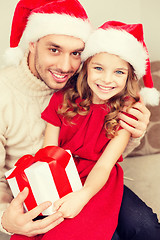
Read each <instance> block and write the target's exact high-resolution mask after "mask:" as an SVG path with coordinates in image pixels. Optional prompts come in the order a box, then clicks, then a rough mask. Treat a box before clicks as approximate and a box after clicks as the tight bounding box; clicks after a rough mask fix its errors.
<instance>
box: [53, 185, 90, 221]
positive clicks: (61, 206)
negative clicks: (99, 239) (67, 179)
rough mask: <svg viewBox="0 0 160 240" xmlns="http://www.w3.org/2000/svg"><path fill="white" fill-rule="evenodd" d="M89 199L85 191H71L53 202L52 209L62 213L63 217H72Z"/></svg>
mask: <svg viewBox="0 0 160 240" xmlns="http://www.w3.org/2000/svg"><path fill="white" fill-rule="evenodd" d="M88 201H89V197H88V194H87V191H85V190H84V188H82V189H81V190H80V191H76V192H71V193H69V194H67V195H66V196H64V197H62V198H61V199H59V200H57V201H56V202H54V210H55V211H59V212H61V213H62V215H63V217H64V218H74V217H75V216H76V215H78V213H80V211H81V210H82V209H83V207H84V206H85V205H86V204H87V202H88Z"/></svg>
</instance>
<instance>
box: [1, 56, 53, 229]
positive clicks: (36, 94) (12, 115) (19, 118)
mask: <svg viewBox="0 0 160 240" xmlns="http://www.w3.org/2000/svg"><path fill="white" fill-rule="evenodd" d="M52 93H53V90H51V89H49V88H48V87H47V86H46V85H45V83H44V82H42V81H41V80H39V79H37V78H36V77H34V76H33V75H32V73H31V72H30V70H29V68H28V65H27V56H25V57H24V59H23V61H22V63H21V64H20V65H19V66H18V67H15V66H14V67H13V66H12V67H7V68H5V69H3V70H1V71H0V217H1V216H2V214H3V211H4V210H5V209H6V207H7V206H8V204H9V202H10V201H11V199H12V194H11V192H10V190H9V187H8V185H7V184H6V180H5V178H4V172H6V171H7V170H8V169H10V168H13V166H14V164H15V162H16V161H17V160H18V159H19V158H20V157H21V156H23V155H25V154H34V153H35V152H36V151H37V150H38V149H39V148H41V146H42V142H43V134H44V129H45V122H44V121H43V120H42V119H41V112H42V111H43V110H44V109H45V107H46V106H47V104H48V102H49V100H50V97H51V95H52ZM0 230H1V231H4V229H3V228H2V226H1V224H0Z"/></svg>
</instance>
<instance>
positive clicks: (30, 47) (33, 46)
mask: <svg viewBox="0 0 160 240" xmlns="http://www.w3.org/2000/svg"><path fill="white" fill-rule="evenodd" d="M35 49H36V42H30V43H29V51H30V52H32V53H34V51H35Z"/></svg>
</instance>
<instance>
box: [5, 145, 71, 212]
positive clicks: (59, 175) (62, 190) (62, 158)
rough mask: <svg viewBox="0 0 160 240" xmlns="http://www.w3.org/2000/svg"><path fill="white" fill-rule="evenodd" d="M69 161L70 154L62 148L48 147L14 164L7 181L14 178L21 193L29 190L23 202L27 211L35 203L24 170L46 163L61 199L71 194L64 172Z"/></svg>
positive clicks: (35, 204)
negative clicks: (36, 163) (25, 188)
mask: <svg viewBox="0 0 160 240" xmlns="http://www.w3.org/2000/svg"><path fill="white" fill-rule="evenodd" d="M69 160H70V154H69V153H68V152H66V151H65V150H64V149H63V148H60V147H57V146H48V147H45V148H42V149H40V150H39V151H38V152H37V153H36V154H35V156H34V157H33V156H32V155H29V154H28V155H25V156H23V157H21V158H20V159H19V160H18V161H17V162H16V164H15V166H16V168H15V169H14V170H13V172H12V173H11V174H10V175H9V176H8V177H7V179H11V178H13V177H16V180H17V183H18V186H19V189H20V191H22V190H23V189H24V187H28V188H29V195H28V197H27V198H26V200H25V204H26V206H27V209H28V210H31V209H32V208H34V207H35V206H37V203H36V201H35V198H34V195H33V192H32V189H31V187H30V184H29V181H28V179H27V176H26V174H25V172H24V170H25V169H26V168H28V167H29V166H31V165H32V164H34V163H35V162H38V161H40V162H47V163H48V165H49V168H50V171H51V173H52V177H53V180H54V183H55V185H56V188H57V192H58V194H59V196H60V198H61V197H63V196H65V195H66V194H68V193H69V192H72V188H71V185H70V183H69V180H68V177H67V174H66V171H65V168H66V166H67V164H68V162H69Z"/></svg>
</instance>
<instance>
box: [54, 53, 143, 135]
mask: <svg viewBox="0 0 160 240" xmlns="http://www.w3.org/2000/svg"><path fill="white" fill-rule="evenodd" d="M91 58H92V57H90V58H88V59H87V60H86V61H85V62H84V64H83V67H82V70H81V71H80V73H79V76H78V79H77V81H75V79H74V78H72V79H71V80H70V81H69V82H68V84H67V85H66V87H65V89H64V99H63V103H62V106H61V107H60V108H59V109H58V113H59V114H62V115H63V116H64V117H65V118H66V119H67V120H68V122H70V123H71V124H72V118H73V117H74V116H76V115H77V114H80V115H83V116H84V115H87V114H88V112H89V110H90V105H91V103H92V90H91V89H90V87H89V86H88V83H87V66H88V64H89V62H90V60H91ZM138 92H139V86H138V79H137V77H136V75H135V73H134V69H133V67H132V66H131V65H130V64H129V71H128V78H127V82H126V86H125V88H124V89H123V90H122V91H121V92H120V93H118V94H117V95H115V96H113V97H112V98H110V99H109V100H108V101H106V102H107V103H109V104H108V105H109V107H110V112H109V113H108V114H107V115H106V116H105V121H104V128H105V129H106V136H107V137H108V138H110V139H111V138H113V137H114V136H115V135H116V134H117V129H118V127H119V119H118V113H119V112H120V111H122V108H123V107H124V105H125V102H126V100H127V98H129V100H132V101H131V102H132V103H131V104H130V106H129V107H131V106H132V105H133V104H134V103H135V102H138V101H139V95H138V94H137V93H138ZM78 97H80V98H81V99H82V101H80V102H79V103H77V102H76V99H77V98H78ZM129 107H128V108H129Z"/></svg>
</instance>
